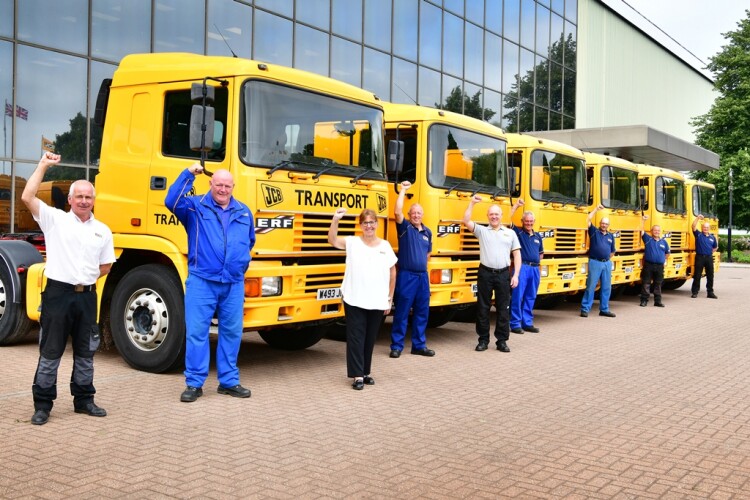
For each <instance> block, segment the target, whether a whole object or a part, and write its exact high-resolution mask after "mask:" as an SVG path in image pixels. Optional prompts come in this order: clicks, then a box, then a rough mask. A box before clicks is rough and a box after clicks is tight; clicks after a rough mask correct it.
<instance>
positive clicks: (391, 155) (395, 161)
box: [385, 141, 404, 174]
mask: <svg viewBox="0 0 750 500" xmlns="http://www.w3.org/2000/svg"><path fill="white" fill-rule="evenodd" d="M385 163H386V165H385V169H386V173H388V174H395V173H397V172H401V169H402V168H403V167H404V141H388V156H387V160H386V162H385Z"/></svg>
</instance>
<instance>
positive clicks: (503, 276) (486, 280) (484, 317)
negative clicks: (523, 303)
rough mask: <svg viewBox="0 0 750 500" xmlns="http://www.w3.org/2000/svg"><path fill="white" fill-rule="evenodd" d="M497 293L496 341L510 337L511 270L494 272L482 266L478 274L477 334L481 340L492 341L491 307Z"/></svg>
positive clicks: (487, 342)
mask: <svg viewBox="0 0 750 500" xmlns="http://www.w3.org/2000/svg"><path fill="white" fill-rule="evenodd" d="M493 293H494V294H495V311H497V315H496V317H495V339H497V342H496V343H499V342H501V341H503V342H504V341H507V340H508V337H510V309H509V306H510V271H509V270H508V269H504V270H502V271H500V272H493V271H491V270H489V269H486V268H484V267H480V268H479V271H478V274H477V336H479V342H482V343H485V344H489V343H490V307H491V306H492V294H493Z"/></svg>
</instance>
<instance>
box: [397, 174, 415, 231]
mask: <svg viewBox="0 0 750 500" xmlns="http://www.w3.org/2000/svg"><path fill="white" fill-rule="evenodd" d="M410 187H411V182H409V181H404V182H402V183H401V191H399V192H398V198H396V207H395V208H394V209H393V215H394V217H395V218H396V223H397V224H401V223H402V222H404V197H406V191H407V190H408V189H409V188H410Z"/></svg>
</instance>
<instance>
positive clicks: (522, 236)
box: [510, 199, 544, 333]
mask: <svg viewBox="0 0 750 500" xmlns="http://www.w3.org/2000/svg"><path fill="white" fill-rule="evenodd" d="M522 206H523V200H522V199H519V200H518V201H516V203H515V204H514V205H513V207H512V209H511V211H510V217H511V224H510V227H511V229H513V231H515V232H516V235H517V236H518V242H519V243H520V244H521V272H520V274H519V275H518V286H517V287H516V288H514V289H513V291H512V293H511V296H510V331H511V332H513V333H523V332H524V331H526V332H532V333H538V332H539V328H537V327H535V326H534V313H533V310H534V302H535V301H536V294H537V291H538V290H539V281H540V280H541V276H540V273H539V263H540V262H541V260H542V257H544V238H543V237H542V235H541V234H539V233H537V232H536V231H534V221H535V220H536V219H535V217H534V213H533V212H529V211H525V212H524V213H523V215H522V216H521V222H522V223H523V227H522V228H518V227H516V226H515V225H514V224H513V222H512V219H513V214H515V213H516V210H518V207H522Z"/></svg>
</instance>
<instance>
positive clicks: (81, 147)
mask: <svg viewBox="0 0 750 500" xmlns="http://www.w3.org/2000/svg"><path fill="white" fill-rule="evenodd" d="M87 128H88V123H87V121H86V118H85V117H84V116H83V114H82V113H81V112H78V113H77V114H76V115H75V116H74V117H73V118H72V119H71V120H70V130H68V131H67V132H63V133H62V134H57V135H56V136H55V152H56V153H57V154H59V155H60V156H62V161H63V162H64V163H78V164H81V165H84V164H86V145H87V142H86V129H87ZM88 144H89V145H90V149H91V159H92V161H93V160H95V159H96V158H98V157H99V151H100V150H101V147H102V129H101V128H99V127H97V126H93V127H91V137H90V139H89V142H88ZM84 176H85V172H84V170H83V169H81V168H75V167H66V166H60V167H56V168H53V169H50V170H48V171H47V174H46V175H45V176H44V180H46V181H49V180H61V179H64V180H74V179H82V178H84Z"/></svg>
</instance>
